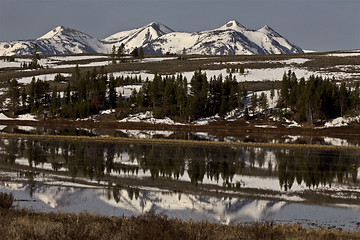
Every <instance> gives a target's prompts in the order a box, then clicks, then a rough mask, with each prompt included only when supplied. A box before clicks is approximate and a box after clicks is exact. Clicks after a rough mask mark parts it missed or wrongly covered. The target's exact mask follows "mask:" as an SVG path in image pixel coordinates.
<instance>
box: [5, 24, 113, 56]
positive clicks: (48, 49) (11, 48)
mask: <svg viewBox="0 0 360 240" xmlns="http://www.w3.org/2000/svg"><path fill="white" fill-rule="evenodd" d="M35 43H37V45H38V49H39V52H40V53H41V54H49V55H50V54H75V53H97V52H106V50H107V48H106V46H105V45H104V44H103V43H102V42H101V41H99V40H98V39H96V38H93V37H91V36H89V35H87V34H85V33H83V32H80V31H78V30H75V29H71V28H67V27H63V26H58V27H56V28H54V29H53V30H51V31H49V32H48V33H46V34H45V35H43V36H41V37H39V38H37V39H36V40H29V41H10V42H1V43H0V55H3V56H4V55H31V54H33V51H34V45H35Z"/></svg>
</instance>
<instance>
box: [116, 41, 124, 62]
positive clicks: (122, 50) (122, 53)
mask: <svg viewBox="0 0 360 240" xmlns="http://www.w3.org/2000/svg"><path fill="white" fill-rule="evenodd" d="M124 54H125V44H124V43H121V45H120V46H119V48H118V49H117V57H118V58H121V57H122V56H124Z"/></svg>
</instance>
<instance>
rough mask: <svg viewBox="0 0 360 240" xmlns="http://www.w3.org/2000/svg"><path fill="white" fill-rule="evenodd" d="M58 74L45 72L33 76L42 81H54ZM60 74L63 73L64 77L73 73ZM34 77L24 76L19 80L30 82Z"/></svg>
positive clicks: (24, 82) (19, 81) (22, 82)
mask: <svg viewBox="0 0 360 240" xmlns="http://www.w3.org/2000/svg"><path fill="white" fill-rule="evenodd" d="M57 74H58V73H52V74H43V75H37V76H33V77H35V79H36V80H38V79H40V80H42V81H53V80H54V78H55V76H56V75H57ZM60 74H61V75H63V76H64V77H70V76H71V74H69V73H60ZM33 77H23V78H19V79H18V80H17V81H18V83H20V84H29V83H31V80H32V79H33Z"/></svg>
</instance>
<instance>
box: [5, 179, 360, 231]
mask: <svg viewBox="0 0 360 240" xmlns="http://www.w3.org/2000/svg"><path fill="white" fill-rule="evenodd" d="M0 191H2V192H8V193H9V192H12V193H13V195H14V197H15V199H16V200H17V205H18V206H19V207H26V208H31V209H33V210H35V211H41V212H57V211H61V212H87V213H92V214H99V215H106V216H120V217H122V216H137V215H140V214H143V213H146V212H149V211H154V212H155V213H157V214H165V215H167V216H168V217H170V218H180V219H183V220H187V221H189V220H192V221H210V222H217V223H223V224H233V223H238V222H253V221H275V222H279V223H301V224H303V225H304V226H306V225H307V224H309V223H314V222H316V223H317V224H318V226H319V227H329V226H336V227H342V228H343V229H345V230H353V231H354V230H356V229H357V228H356V222H358V220H359V219H358V216H359V211H360V209H358V208H354V207H353V206H350V207H349V208H344V207H347V206H344V205H341V206H332V207H323V206H315V205H310V204H294V203H287V202H284V201H268V200H255V199H244V198H229V197H210V196H199V195H194V194H185V193H171V192H164V191H162V190H160V189H156V188H148V189H146V190H138V189H131V188H130V189H117V188H116V187H114V186H112V187H110V188H108V189H106V188H102V189H93V188H90V189H89V188H88V189H85V188H76V187H70V186H69V187H59V186H40V185H35V186H30V185H27V184H22V183H11V182H7V183H5V184H4V182H2V183H0Z"/></svg>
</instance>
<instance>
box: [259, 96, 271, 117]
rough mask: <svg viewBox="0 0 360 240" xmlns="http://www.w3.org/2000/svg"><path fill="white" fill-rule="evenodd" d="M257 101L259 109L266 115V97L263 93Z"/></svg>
mask: <svg viewBox="0 0 360 240" xmlns="http://www.w3.org/2000/svg"><path fill="white" fill-rule="evenodd" d="M259 101H260V106H261V109H262V110H263V112H264V113H265V115H266V113H267V109H268V107H269V105H268V101H267V96H266V94H265V93H264V92H262V93H261V95H260V99H259Z"/></svg>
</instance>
